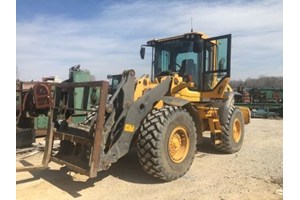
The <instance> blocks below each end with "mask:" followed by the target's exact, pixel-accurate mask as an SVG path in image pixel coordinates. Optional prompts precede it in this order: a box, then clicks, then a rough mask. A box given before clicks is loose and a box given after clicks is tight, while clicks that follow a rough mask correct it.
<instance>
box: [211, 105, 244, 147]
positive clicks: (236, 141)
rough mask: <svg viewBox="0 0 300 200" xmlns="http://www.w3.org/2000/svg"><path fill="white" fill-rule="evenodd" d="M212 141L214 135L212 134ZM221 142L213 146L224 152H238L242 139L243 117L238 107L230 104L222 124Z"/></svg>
mask: <svg viewBox="0 0 300 200" xmlns="http://www.w3.org/2000/svg"><path fill="white" fill-rule="evenodd" d="M212 140H213V141H214V136H213V135H212ZM221 140H222V143H220V144H215V145H214V146H215V148H216V149H218V150H220V151H221V152H224V153H235V152H238V151H239V150H240V149H241V147H242V144H243V140H244V118H243V114H242V112H241V111H240V109H239V108H238V107H235V106H231V107H230V109H229V112H228V118H227V121H226V123H225V124H222V133H221Z"/></svg>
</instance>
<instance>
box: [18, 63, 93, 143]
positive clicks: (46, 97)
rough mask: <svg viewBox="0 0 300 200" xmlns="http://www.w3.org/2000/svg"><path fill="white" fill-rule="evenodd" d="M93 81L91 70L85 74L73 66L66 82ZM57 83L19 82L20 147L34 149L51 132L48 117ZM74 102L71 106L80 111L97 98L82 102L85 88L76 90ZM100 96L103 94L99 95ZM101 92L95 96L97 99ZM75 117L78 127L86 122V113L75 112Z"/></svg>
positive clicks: (72, 100)
mask: <svg viewBox="0 0 300 200" xmlns="http://www.w3.org/2000/svg"><path fill="white" fill-rule="evenodd" d="M88 81H91V74H90V72H89V71H87V70H81V69H80V65H76V66H73V67H71V68H70V69H69V79H67V80H65V81H63V82H73V83H77V82H88ZM56 84H59V83H55V82H46V81H43V82H21V81H17V85H16V89H17V90H16V97H17V98H16V116H17V119H16V127H17V128H16V134H17V135H16V136H17V137H16V139H17V145H16V146H17V147H20V148H22V147H26V146H30V145H31V144H32V143H33V142H35V137H36V136H45V135H46V134H47V128H48V120H49V117H48V113H49V110H50V107H51V105H52V102H53V97H54V96H53V90H54V87H55V85H56ZM73 92H74V95H73V99H70V103H71V104H72V105H74V108H80V107H81V105H82V104H84V103H87V104H88V105H89V104H90V103H91V102H92V101H93V99H94V98H91V99H89V101H88V102H82V97H83V96H84V95H85V90H84V88H75V89H74V91H73ZM98 93H99V92H98ZM98 93H97V92H94V96H95V99H97V98H96V97H97V94H98ZM74 112H76V113H75V115H73V117H72V119H71V120H72V121H73V122H74V123H80V122H82V121H84V119H85V117H86V113H84V112H83V111H78V110H76V111H74Z"/></svg>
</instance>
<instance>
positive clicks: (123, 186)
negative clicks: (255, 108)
mask: <svg viewBox="0 0 300 200" xmlns="http://www.w3.org/2000/svg"><path fill="white" fill-rule="evenodd" d="M282 122H283V121H282V120H278V119H251V123H250V124H249V125H247V126H246V129H245V133H246V134H245V138H244V144H243V146H242V149H241V150H240V151H239V152H238V153H236V154H230V155H228V154H221V153H219V152H217V151H216V150H214V149H213V148H212V147H211V146H210V144H209V142H208V141H207V142H206V143H204V144H202V145H201V146H198V151H197V154H196V157H195V159H194V162H193V164H192V166H191V168H190V170H189V171H188V172H187V173H186V175H185V176H183V177H181V178H179V179H178V180H175V181H173V182H169V183H165V182H161V181H158V180H156V179H154V178H152V177H150V176H148V175H147V174H146V173H145V172H144V171H143V170H142V168H141V167H140V164H139V162H138V158H137V155H136V152H134V151H133V152H131V153H129V154H128V155H127V156H125V157H124V158H122V159H120V160H119V161H118V162H117V163H115V164H114V165H113V166H112V167H111V168H110V169H109V170H107V171H103V172H99V174H98V177H97V178H95V179H87V177H86V176H83V175H80V174H75V173H73V172H69V171H68V169H66V168H65V167H63V166H60V165H57V164H55V163H50V165H49V166H50V169H49V170H44V171H37V172H30V173H29V172H19V173H16V197H17V199H31V200H34V199H64V200H66V199H74V198H76V199H89V200H91V199H103V200H105V199H132V200H134V199H149V200H150V199H151V200H153V199H166V200H169V199H170V200H171V199H172V200H176V199H178V200H183V199H185V200H190V199H195V200H196V199H204V200H205V199H209V200H211V199H212V200H214V199H219V200H228V199H247V200H249V199H255V200H257V199H260V200H264V199H266V200H270V199H283V197H282V184H283V166H282V165H283V160H282V156H283V153H282V132H283V123H282ZM42 155H43V154H42V153H38V154H36V155H34V156H31V157H28V158H26V159H25V160H24V161H23V162H22V163H20V162H17V163H16V165H17V166H20V165H25V164H26V163H27V164H28V163H30V164H38V163H40V160H41V158H42ZM17 158H18V156H17Z"/></svg>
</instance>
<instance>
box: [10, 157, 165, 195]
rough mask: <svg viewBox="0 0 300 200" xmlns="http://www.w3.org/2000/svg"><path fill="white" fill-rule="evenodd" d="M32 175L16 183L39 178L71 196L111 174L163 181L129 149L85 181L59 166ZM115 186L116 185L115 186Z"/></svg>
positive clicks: (136, 180) (147, 181) (141, 181)
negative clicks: (142, 165)
mask: <svg viewBox="0 0 300 200" xmlns="http://www.w3.org/2000/svg"><path fill="white" fill-rule="evenodd" d="M20 163H22V165H24V166H31V165H32V164H31V163H29V162H27V161H26V160H21V161H20ZM29 173H30V174H31V175H32V176H33V177H32V178H29V179H25V180H19V181H17V182H16V184H17V185H18V184H23V183H27V182H31V181H35V180H39V179H44V180H45V181H47V182H49V183H51V184H53V185H54V186H56V187H58V188H59V189H61V190H63V191H65V192H67V193H69V194H70V195H71V196H72V197H74V198H77V197H80V196H81V194H80V193H79V191H81V190H83V189H86V188H89V187H94V186H95V183H96V182H99V181H101V180H102V179H104V178H106V177H108V176H113V177H116V178H118V179H122V180H124V181H127V182H131V183H138V184H160V183H164V182H163V181H160V180H158V179H155V178H153V177H152V176H150V175H148V174H147V173H146V172H144V170H143V169H142V167H141V165H140V163H139V161H138V156H137V152H136V151H130V152H129V153H128V154H127V155H126V156H124V157H123V158H121V159H120V160H118V162H117V163H114V164H113V165H112V166H111V167H110V168H109V169H108V170H106V171H100V172H98V176H97V177H96V178H90V179H87V180H85V181H78V180H74V177H73V176H72V175H71V174H70V170H69V169H68V168H67V167H61V168H60V169H59V170H53V169H46V170H40V171H31V172H29ZM116 187H117V186H116Z"/></svg>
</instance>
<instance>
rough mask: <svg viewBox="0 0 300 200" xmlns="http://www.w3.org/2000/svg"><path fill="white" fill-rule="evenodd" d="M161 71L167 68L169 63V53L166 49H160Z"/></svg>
mask: <svg viewBox="0 0 300 200" xmlns="http://www.w3.org/2000/svg"><path fill="white" fill-rule="evenodd" d="M161 54H162V55H161V71H167V70H169V65H170V53H169V52H168V51H165V50H162V51H161Z"/></svg>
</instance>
